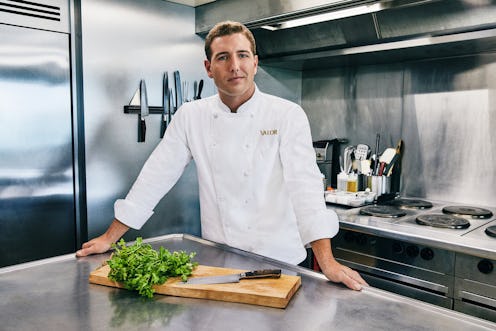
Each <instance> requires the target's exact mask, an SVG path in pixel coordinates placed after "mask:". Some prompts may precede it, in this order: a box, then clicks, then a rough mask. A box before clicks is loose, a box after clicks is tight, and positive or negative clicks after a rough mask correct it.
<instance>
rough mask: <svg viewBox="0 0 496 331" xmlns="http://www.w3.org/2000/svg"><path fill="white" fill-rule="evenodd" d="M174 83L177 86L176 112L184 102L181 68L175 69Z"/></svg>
mask: <svg viewBox="0 0 496 331" xmlns="http://www.w3.org/2000/svg"><path fill="white" fill-rule="evenodd" d="M174 85H175V88H176V109H174V112H176V111H177V110H178V109H179V107H181V105H182V104H183V91H182V86H181V75H180V74H179V70H176V71H174Z"/></svg>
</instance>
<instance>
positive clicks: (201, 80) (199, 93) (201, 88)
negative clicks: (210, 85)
mask: <svg viewBox="0 0 496 331" xmlns="http://www.w3.org/2000/svg"><path fill="white" fill-rule="evenodd" d="M202 90H203V79H200V83H198V94H197V95H195V100H198V99H201V93H202Z"/></svg>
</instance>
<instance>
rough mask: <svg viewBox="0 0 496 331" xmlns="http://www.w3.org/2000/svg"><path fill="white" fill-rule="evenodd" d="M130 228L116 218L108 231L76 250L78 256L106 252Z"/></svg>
mask: <svg viewBox="0 0 496 331" xmlns="http://www.w3.org/2000/svg"><path fill="white" fill-rule="evenodd" d="M127 230H129V227H128V226H127V225H125V224H123V223H121V222H119V220H117V219H114V221H113V222H112V223H111V224H110V226H109V227H108V229H107V231H105V233H104V234H102V235H101V236H99V237H96V238H94V239H91V240H90V241H88V242H85V243H84V244H83V247H82V248H81V249H80V250H78V251H77V252H76V256H78V257H81V256H88V255H91V254H99V253H105V252H106V251H108V250H109V249H110V247H112V244H113V243H115V242H116V241H117V240H119V238H120V237H122V236H123V235H124V233H126V231H127Z"/></svg>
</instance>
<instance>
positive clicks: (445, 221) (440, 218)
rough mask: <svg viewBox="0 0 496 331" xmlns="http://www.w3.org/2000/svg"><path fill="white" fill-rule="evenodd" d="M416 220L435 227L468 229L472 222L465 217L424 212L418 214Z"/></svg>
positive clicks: (418, 222)
mask: <svg viewBox="0 0 496 331" xmlns="http://www.w3.org/2000/svg"><path fill="white" fill-rule="evenodd" d="M415 221H416V222H417V224H420V225H428V226H432V227H435V228H447V229H466V228H468V227H469V226H470V222H469V221H467V220H466V219H465V218H461V217H457V216H453V215H444V214H424V215H420V216H418V217H417V218H416V219H415Z"/></svg>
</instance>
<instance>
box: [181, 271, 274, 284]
mask: <svg viewBox="0 0 496 331" xmlns="http://www.w3.org/2000/svg"><path fill="white" fill-rule="evenodd" d="M280 277H281V270H280V269H269V270H253V271H246V272H242V273H239V274H230V275H222V276H211V277H198V278H190V279H188V280H187V281H186V282H184V284H186V285H190V284H222V283H238V282H239V281H240V280H241V279H259V278H280Z"/></svg>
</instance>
